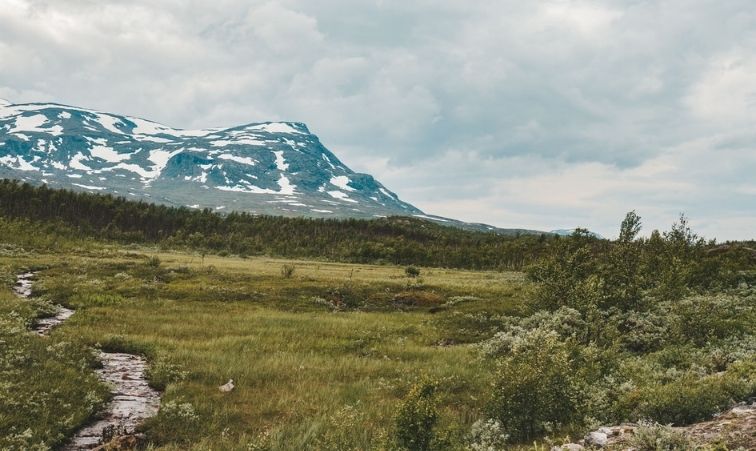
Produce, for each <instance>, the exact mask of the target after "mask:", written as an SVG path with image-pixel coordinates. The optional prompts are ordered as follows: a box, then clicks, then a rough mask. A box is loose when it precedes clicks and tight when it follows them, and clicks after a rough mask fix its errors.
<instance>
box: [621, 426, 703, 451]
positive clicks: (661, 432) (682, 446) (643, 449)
mask: <svg viewBox="0 0 756 451" xmlns="http://www.w3.org/2000/svg"><path fill="white" fill-rule="evenodd" d="M629 445H630V446H631V447H632V448H633V449H635V450H636V451H687V450H689V449H693V448H694V446H693V443H691V442H690V440H688V438H687V437H685V435H684V434H683V433H682V432H678V431H675V430H674V429H672V428H671V427H670V426H664V425H661V424H659V423H651V422H647V421H643V422H641V423H640V424H639V425H638V428H637V429H636V430H635V434H633V436H632V437H631V438H630V443H629Z"/></svg>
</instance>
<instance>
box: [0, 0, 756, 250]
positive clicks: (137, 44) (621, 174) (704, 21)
mask: <svg viewBox="0 0 756 451" xmlns="http://www.w3.org/2000/svg"><path fill="white" fill-rule="evenodd" d="M0 2H2V7H0V62H2V63H1V64H2V71H0V97H2V98H9V99H11V100H13V101H17V102H18V101H35V100H43V101H59V102H62V103H69V104H74V105H81V106H86V107H91V108H96V109H100V110H105V111H113V112H121V113H126V114H131V115H136V116H141V117H148V118H150V119H153V120H156V121H159V122H162V123H166V124H170V125H173V126H177V127H187V128H196V127H211V126H222V125H236V124H241V123H248V122H255V121H266V120H298V121H303V122H306V123H307V124H308V125H309V126H310V128H311V129H312V130H313V131H314V132H316V133H318V134H319V135H320V137H321V139H322V141H323V142H324V143H325V144H326V145H327V146H328V147H330V148H331V149H332V150H333V151H334V152H335V153H336V154H337V155H338V156H339V157H341V159H343V160H344V161H345V162H346V163H347V164H350V165H351V166H352V167H353V168H354V169H356V170H362V171H369V172H371V173H373V175H375V176H376V177H377V178H378V179H379V180H381V181H382V182H384V183H386V184H387V185H388V186H389V187H390V188H391V189H392V190H394V191H396V192H398V193H399V194H400V196H402V198H404V199H406V200H408V201H410V202H412V203H414V204H416V205H417V206H418V207H420V208H422V209H425V210H427V211H428V212H430V213H438V214H444V215H447V216H453V217H461V218H463V219H467V220H470V221H480V222H490V223H494V224H496V225H507V226H527V227H532V228H552V227H553V228H561V227H567V226H574V225H585V226H588V227H592V228H595V229H597V230H598V231H600V232H601V233H606V234H611V233H612V231H613V230H614V229H615V228H616V227H615V223H616V222H618V221H619V219H620V218H621V216H622V214H624V212H625V211H626V210H630V209H633V208H635V209H637V210H638V211H639V213H641V214H642V215H644V217H645V218H646V220H647V222H648V223H649V224H653V226H655V227H663V226H666V225H668V224H669V223H670V222H671V221H672V220H673V219H674V215H675V214H676V213H677V212H679V211H681V210H684V211H687V212H688V213H689V214H690V216H691V218H692V219H693V220H694V223H695V221H696V220H698V221H699V223H700V224H701V227H703V228H705V229H706V233H708V234H710V235H716V236H720V237H741V238H743V237H752V236H753V232H751V231H749V230H748V228H747V227H744V224H746V223H747V222H748V220H749V218H752V214H751V213H750V212H752V211H755V210H756V200H754V195H753V192H754V187H753V182H752V179H753V177H752V174H753V171H756V165H755V164H754V162H753V157H752V155H754V153H755V152H754V143H755V142H756V133H754V132H752V131H751V130H750V129H751V128H753V126H752V124H753V123H754V120H755V119H756V113H755V107H754V105H755V104H756V103H755V102H756V81H754V80H756V16H753V15H752V14H750V11H751V10H752V5H751V2H750V0H725V1H720V2H714V3H707V2H698V3H691V2H689V1H685V0H668V1H665V2H643V1H630V0H627V1H623V0H539V1H533V2H522V1H515V0H482V1H478V2H458V1H452V0H444V1H431V0H417V1H413V2H407V1H404V0H382V1H379V2H351V1H348V0H322V1H318V2H309V1H305V0H282V1H270V0H254V1H242V0H217V1H214V2H206V1H199V0H188V1H179V0H167V1H163V2H154V1H147V0H137V1H133V2H126V3H124V2H120V1H98V2H92V1H88V0H71V1H67V2H44V1H37V0H0Z"/></svg>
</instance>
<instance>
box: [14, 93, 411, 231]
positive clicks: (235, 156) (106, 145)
mask: <svg viewBox="0 0 756 451" xmlns="http://www.w3.org/2000/svg"><path fill="white" fill-rule="evenodd" d="M0 177H8V178H17V179H21V180H24V181H28V182H32V183H46V184H48V185H50V186H51V187H62V188H72V189H77V190H85V191H91V192H107V193H112V194H117V195H122V196H126V197H136V198H144V199H149V200H151V201H155V202H161V203H167V204H172V205H184V206H187V207H191V208H212V209H214V210H244V211H250V212H254V213H260V214H278V215H307V216H322V217H330V216H350V217H374V216H385V215H408V216H412V215H416V216H423V213H422V212H421V211H420V210H418V209H417V208H415V207H413V206H412V205H410V204H408V203H406V202H402V201H401V200H399V198H398V197H397V196H396V194H394V193H392V192H390V191H389V190H387V189H386V188H385V187H384V186H383V185H381V184H380V183H379V182H378V181H376V180H375V179H374V178H373V177H371V176H370V175H367V174H359V173H355V172H353V171H352V170H350V169H349V168H348V167H346V166H345V165H344V164H343V163H342V162H341V161H339V159H338V158H337V157H336V156H335V155H334V154H332V153H331V152H330V151H328V149H326V148H325V147H324V146H323V145H322V144H321V143H320V141H319V140H318V137H317V136H315V135H313V134H312V133H310V131H309V130H308V129H307V127H306V126H305V125H304V124H301V123H288V122H268V123H259V124H248V125H243V126H239V127H232V128H226V129H205V130H179V129H174V128H170V127H166V126H163V125H160V124H157V123H155V122H151V121H148V120H144V119H139V118H134V117H128V116H121V115H116V114H109V113H101V112H97V111H92V110H87V109H83V108H76V107H69V106H64V105H58V104H37V103H35V104H20V105H14V104H10V103H9V102H7V101H0Z"/></svg>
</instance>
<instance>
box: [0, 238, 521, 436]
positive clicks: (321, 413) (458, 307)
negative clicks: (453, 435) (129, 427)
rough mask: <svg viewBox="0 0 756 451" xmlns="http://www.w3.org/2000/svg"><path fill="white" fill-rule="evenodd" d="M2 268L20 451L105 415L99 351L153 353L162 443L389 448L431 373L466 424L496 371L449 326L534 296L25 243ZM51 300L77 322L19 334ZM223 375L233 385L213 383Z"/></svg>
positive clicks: (514, 286) (451, 277) (338, 267)
mask: <svg viewBox="0 0 756 451" xmlns="http://www.w3.org/2000/svg"><path fill="white" fill-rule="evenodd" d="M11 254H12V253H11ZM287 267H288V268H293V273H291V274H287V271H286V270H285V268H287ZM28 269H34V270H36V271H38V274H37V281H36V282H35V285H34V299H35V300H34V301H32V302H26V303H24V302H23V301H22V300H19V299H16V298H15V297H13V296H11V295H10V284H12V282H13V280H14V278H13V275H14V274H16V273H17V272H20V271H22V270H28ZM289 271H291V269H289ZM0 274H2V281H3V282H4V284H5V288H4V289H3V290H2V292H3V294H0V313H2V315H3V318H7V319H4V320H3V321H4V323H3V325H2V326H3V329H4V330H3V332H2V333H3V336H2V337H0V338H4V339H5V341H6V343H7V344H8V345H10V346H12V347H13V349H14V352H12V353H3V355H2V357H3V359H4V360H5V361H4V362H2V364H3V369H4V370H5V371H6V373H5V374H3V378H2V379H3V383H4V384H5V388H8V390H3V394H2V395H0V397H3V398H4V399H3V401H4V402H3V403H2V404H4V405H5V406H8V407H11V406H13V408H12V409H11V408H5V407H4V408H3V409H2V412H0V426H1V427H2V428H5V429H4V433H6V434H7V435H6V436H5V437H2V438H0V448H6V447H7V448H11V449H23V448H26V449H31V448H34V447H35V446H36V447H39V448H40V449H45V448H47V447H49V446H56V445H60V444H62V443H64V442H65V440H66V437H68V436H70V435H71V434H72V433H73V432H74V431H75V430H76V429H78V428H79V427H80V426H81V425H82V424H84V423H85V422H86V421H87V419H88V418H90V416H91V415H92V414H93V413H95V412H96V411H98V409H100V408H101V406H102V405H103V403H104V402H105V401H106V399H107V397H108V395H107V387H104V386H103V385H102V384H101V383H99V382H98V381H97V379H96V378H95V377H93V373H92V367H93V366H95V365H96V361H95V360H94V359H93V357H92V353H91V351H89V349H91V348H100V349H102V350H107V351H113V352H120V351H122V352H131V353H138V354H143V355H145V356H146V357H147V358H148V360H149V361H150V363H151V369H150V371H149V379H150V382H151V384H152V385H153V386H155V387H157V388H159V389H161V390H163V391H164V393H163V397H162V405H161V409H160V413H159V414H158V415H157V416H156V417H154V418H152V419H151V420H149V421H148V422H147V423H146V424H145V425H144V432H145V433H146V437H147V438H148V440H149V442H150V443H152V446H155V447H157V448H159V449H187V448H191V449H256V448H259V449H304V448H310V449H316V448H321V449H368V448H376V447H380V446H382V445H381V444H384V443H387V437H388V436H389V435H390V434H391V433H392V432H391V429H392V427H393V421H394V416H395V412H396V409H397V405H398V403H399V401H400V400H401V399H402V398H403V397H404V396H405V395H406V393H407V392H408V391H409V389H410V387H411V386H412V385H413V384H414V383H415V382H417V381H418V380H419V379H421V378H431V379H433V380H437V381H440V382H441V383H442V385H443V386H442V389H441V390H439V396H438V402H439V409H440V418H441V420H440V421H441V425H442V426H448V427H450V428H452V427H453V428H464V429H469V426H470V424H471V423H472V422H474V421H475V420H476V419H477V418H479V417H480V415H481V409H482V407H483V402H484V401H485V399H486V397H485V391H486V389H487V386H488V385H489V381H488V380H487V375H488V374H489V371H485V370H484V369H483V367H482V366H483V364H484V363H483V362H482V361H481V359H480V358H479V356H478V353H477V352H475V351H474V350H473V349H472V348H470V347H469V346H467V345H466V344H465V343H466V342H469V341H472V340H474V339H475V338H476V336H475V335H476V333H477V332H475V331H468V332H465V331H464V330H463V329H460V328H458V327H451V326H450V325H452V324H454V323H455V321H457V319H456V318H457V317H458V316H460V315H465V314H475V313H476V312H478V311H481V310H485V311H488V312H491V311H495V312H499V313H514V312H516V311H517V309H518V308H519V305H520V303H521V300H522V299H523V293H524V290H525V285H524V282H523V279H522V276H521V275H520V274H517V273H506V272H505V273H500V272H472V271H450V270H440V269H424V268H421V274H420V277H418V278H413V277H408V276H406V275H405V271H404V268H403V267H401V268H400V267H394V266H370V265H350V264H336V263H324V262H313V261H287V260H275V259H266V258H254V259H241V258H232V257H226V258H223V257H206V258H203V257H202V256H199V255H191V254H183V253H159V252H155V251H152V250H149V249H123V248H110V249H101V250H95V251H86V252H81V253H78V254H77V253H72V254H69V255H35V254H33V253H26V252H21V253H19V254H18V255H8V256H4V257H0ZM6 292H7V293H6ZM50 301H54V302H55V303H59V304H62V305H65V306H67V307H70V308H73V309H75V310H76V313H75V315H73V316H72V317H71V318H70V319H69V320H68V321H67V322H66V323H65V324H64V325H62V326H60V327H58V328H56V329H55V330H53V331H52V333H51V334H50V337H49V338H38V337H33V336H31V334H21V335H19V334H18V333H17V330H16V331H15V332H14V329H13V328H14V327H16V328H18V327H24V326H25V325H27V324H28V323H29V322H30V321H32V320H33V318H34V317H37V316H44V315H45V314H46V313H45V312H47V311H49V309H50V304H49V302H50ZM22 354H26V357H19V356H20V355H22ZM17 358H26V359H27V360H28V362H25V363H24V364H23V365H21V366H20V367H19V366H18V365H14V362H13V360H14V359H17ZM11 368H14V369H13V370H12V371H11ZM19 368H20V369H19ZM30 379H33V383H32V384H29V383H28V381H29V380H30ZM229 379H233V380H234V383H235V389H234V390H233V391H231V392H229V393H223V392H221V391H219V390H218V387H219V386H220V385H222V384H224V383H225V382H226V381H228V380H229ZM82 400H85V401H82Z"/></svg>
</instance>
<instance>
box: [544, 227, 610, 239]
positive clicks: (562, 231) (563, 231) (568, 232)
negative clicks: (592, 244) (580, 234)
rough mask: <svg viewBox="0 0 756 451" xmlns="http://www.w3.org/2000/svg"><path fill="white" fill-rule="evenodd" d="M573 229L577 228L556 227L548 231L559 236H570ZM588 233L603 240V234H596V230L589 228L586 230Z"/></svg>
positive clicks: (573, 231)
mask: <svg viewBox="0 0 756 451" xmlns="http://www.w3.org/2000/svg"><path fill="white" fill-rule="evenodd" d="M575 230H577V229H557V230H552V231H551V232H549V233H551V234H552V235H559V236H570V235H572V234H573V233H575ZM588 235H590V236H592V237H594V238H598V239H600V240H603V239H604V237H603V236H601V235H599V234H598V233H596V232H591V231H590V230H589V231H588Z"/></svg>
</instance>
